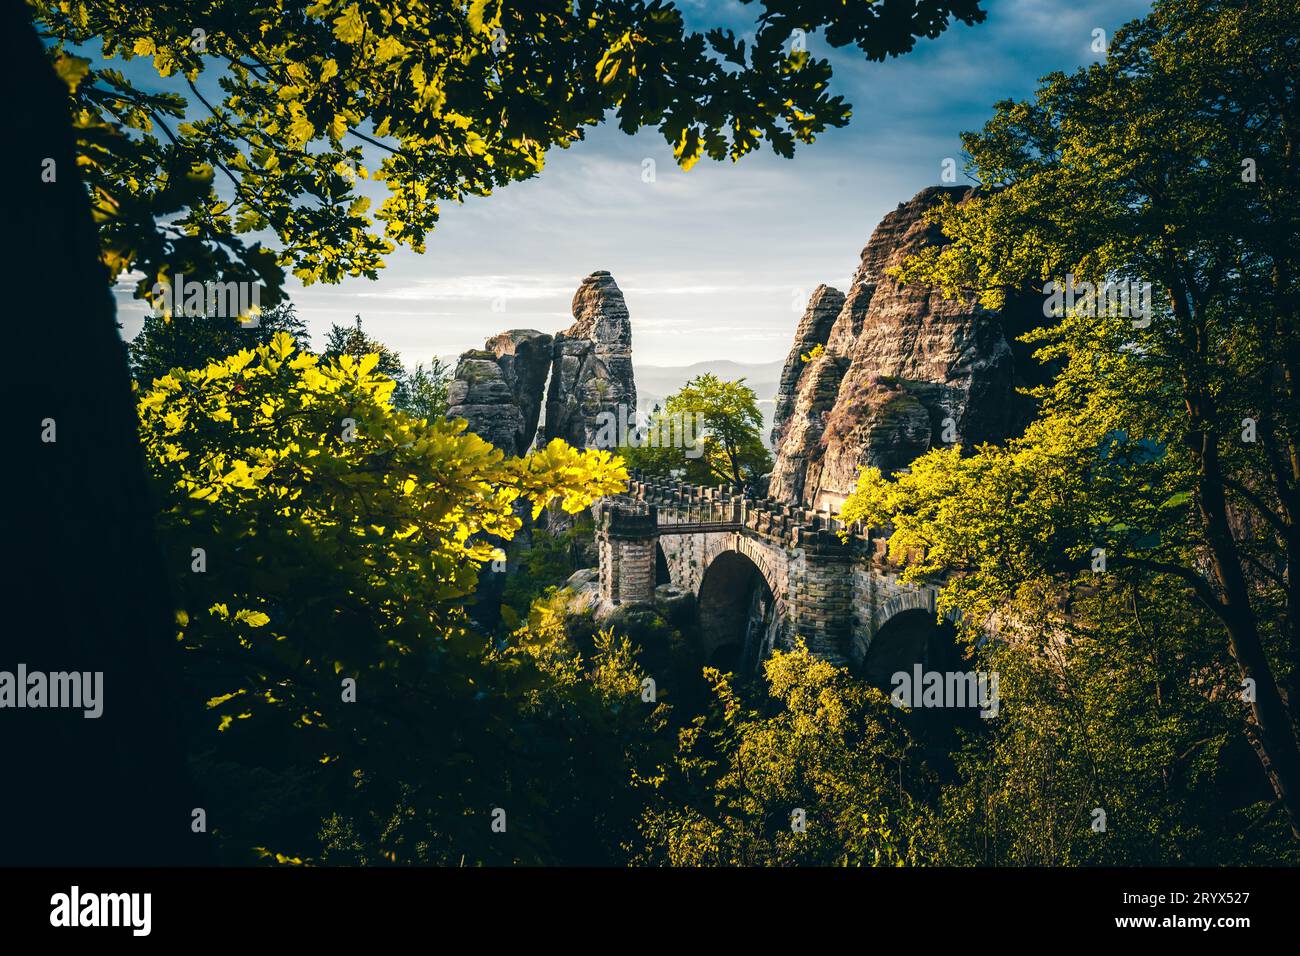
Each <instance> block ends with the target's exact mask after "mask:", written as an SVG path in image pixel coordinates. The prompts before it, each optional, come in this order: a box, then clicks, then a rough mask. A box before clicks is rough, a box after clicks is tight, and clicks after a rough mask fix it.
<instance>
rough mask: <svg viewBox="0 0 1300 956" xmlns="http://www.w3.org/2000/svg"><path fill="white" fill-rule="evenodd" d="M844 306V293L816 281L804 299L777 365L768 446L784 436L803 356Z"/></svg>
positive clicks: (825, 334)
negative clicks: (804, 306) (785, 351)
mask: <svg viewBox="0 0 1300 956" xmlns="http://www.w3.org/2000/svg"><path fill="white" fill-rule="evenodd" d="M843 307H844V293H843V292H841V291H839V290H838V289H832V288H831V287H830V286H828V285H819V286H818V287H817V288H816V289H815V290H814V291H813V294H812V298H811V299H809V300H808V308H807V309H806V310H805V311H804V314H803V318H802V319H800V320H799V327H798V328H797V329H796V330H795V333H794V345H793V346H791V347H790V354H789V355H788V356H786V360H785V366H784V367H783V368H782V369H781V381H780V383H779V384H778V385H777V388H776V411H775V412H774V413H773V415H772V447H773V448H780V447H781V439H782V438H783V437H784V436H785V425H786V422H788V421H789V420H790V416H791V414H792V413H793V412H794V401H795V390H796V388H797V387H798V385H799V379H800V377H801V376H802V375H803V372H804V369H805V368H806V367H807V364H808V363H807V362H805V361H804V358H803V357H804V356H805V355H807V354H808V353H809V352H811V351H813V350H814V349H815V348H816V347H817V346H819V345H822V346H824V345H825V344H826V339H827V338H828V337H829V336H830V332H831V326H832V325H833V324H834V322H835V317H836V316H837V315H839V314H840V309H842V308H843Z"/></svg>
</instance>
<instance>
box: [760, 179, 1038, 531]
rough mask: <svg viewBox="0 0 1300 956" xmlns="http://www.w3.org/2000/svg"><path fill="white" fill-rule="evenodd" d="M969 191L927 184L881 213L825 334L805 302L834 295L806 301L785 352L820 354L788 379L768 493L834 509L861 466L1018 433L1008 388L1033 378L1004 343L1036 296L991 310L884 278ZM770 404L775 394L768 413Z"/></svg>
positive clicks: (1020, 409) (1021, 357)
mask: <svg viewBox="0 0 1300 956" xmlns="http://www.w3.org/2000/svg"><path fill="white" fill-rule="evenodd" d="M970 192H971V190H970V188H969V187H965V186H962V187H932V188H929V189H925V190H922V191H921V192H920V193H918V194H917V195H916V196H915V197H913V199H912V200H911V201H910V202H906V203H901V204H900V205H899V207H898V208H897V209H896V210H894V211H893V212H891V213H889V214H888V215H886V216H885V218H884V219H883V220H882V221H881V223H880V225H879V226H877V227H876V230H875V232H873V233H872V235H871V239H870V241H868V243H867V247H866V248H865V249H864V250H863V253H862V261H861V264H860V265H859V267H858V271H857V274H856V275H855V276H854V279H853V284H852V286H851V287H850V289H849V293H848V295H847V296H846V297H844V301H843V304H842V305H841V307H840V309H839V312H838V315H836V317H835V319H834V321H833V322H832V323H830V324H829V327H828V328H827V331H825V332H824V333H823V332H822V331H821V329H822V328H824V327H826V323H825V315H824V312H817V310H816V309H815V308H814V307H815V306H816V307H817V308H818V309H820V308H824V307H825V305H826V304H827V302H828V301H833V299H829V300H828V298H827V297H826V296H825V295H824V294H823V296H822V299H821V300H818V295H817V294H814V302H810V303H809V311H808V314H807V315H805V317H804V321H802V322H800V326H799V331H798V333H797V334H796V342H795V350H794V351H792V353H791V357H792V358H793V359H795V360H798V359H799V355H801V354H802V353H806V352H808V351H810V350H811V349H812V348H814V347H815V346H816V345H818V344H821V345H823V346H824V351H823V352H822V354H821V355H819V356H818V357H817V358H816V359H814V360H813V361H811V362H808V363H806V364H804V365H803V368H802V369H799V370H796V373H795V374H794V375H792V376H791V378H793V380H794V393H793V398H792V399H791V401H790V404H791V406H792V407H791V409H790V411H789V412H788V413H787V416H786V418H785V420H784V421H782V420H781V419H778V421H777V428H776V429H775V430H774V436H773V437H774V444H775V447H776V449H777V454H776V465H775V467H774V469H773V472H772V480H771V483H770V486H769V494H771V496H772V497H774V498H776V499H778V500H780V501H785V502H788V503H791V504H801V505H804V506H805V507H813V508H819V509H820V508H822V507H826V506H831V507H835V506H838V504H839V503H840V502H841V501H843V499H844V497H845V496H847V495H848V494H849V493H850V492H851V491H852V490H853V487H854V485H855V484H856V481H857V475H858V470H859V468H860V467H861V466H862V465H874V466H876V467H879V468H880V469H881V470H882V471H885V472H890V471H894V470H897V469H899V468H903V467H906V466H907V465H908V464H909V463H910V462H911V461H912V460H913V459H914V458H916V457H917V456H918V455H920V454H921V453H923V452H924V451H926V450H927V449H929V448H932V447H938V446H943V445H949V444H954V443H956V444H961V445H963V446H966V447H970V446H972V445H975V444H978V443H980V442H986V441H988V442H997V441H1002V440H1005V439H1006V438H1007V437H1009V436H1011V435H1013V434H1015V433H1016V432H1018V431H1019V430H1020V429H1021V428H1023V427H1024V424H1025V423H1026V421H1027V420H1028V416H1029V414H1030V412H1031V406H1030V403H1029V401H1028V399H1026V398H1025V397H1024V396H1020V395H1018V394H1017V393H1016V388H1017V386H1021V385H1024V384H1026V382H1027V380H1028V379H1029V378H1030V377H1031V376H1032V377H1033V378H1034V379H1035V380H1036V378H1037V376H1036V375H1034V369H1033V368H1032V360H1031V359H1030V358H1029V357H1028V355H1027V354H1026V351H1025V350H1024V349H1023V348H1022V347H1019V346H1016V347H1013V345H1012V342H1013V341H1014V339H1015V337H1016V336H1017V335H1018V334H1019V332H1020V331H1022V330H1023V329H1025V328H1028V327H1029V326H1030V325H1031V324H1032V323H1033V322H1034V321H1035V320H1036V319H1037V320H1041V316H1042V312H1041V300H1033V299H1026V300H1023V301H1021V302H1018V303H1015V304H1013V305H1010V306H1008V308H1007V309H1005V310H1004V311H1003V313H1002V314H1001V315H995V314H993V313H990V312H989V311H987V310H985V309H983V308H981V307H980V306H979V305H978V304H977V303H975V302H974V301H973V300H972V299H962V300H956V299H949V298H947V297H945V296H944V295H943V294H942V293H941V292H939V291H938V290H935V289H932V288H929V287H926V286H920V285H911V286H902V285H900V284H899V283H898V282H897V281H896V280H894V279H893V278H892V277H891V276H889V275H888V274H887V270H889V269H891V268H893V267H894V266H898V265H901V264H902V263H903V261H904V260H905V259H907V258H908V257H909V256H912V255H915V254H916V253H917V252H919V251H920V250H921V249H923V248H925V247H926V246H928V245H934V244H937V243H940V242H942V241H943V236H942V234H941V233H940V231H939V229H938V227H937V226H930V225H927V224H926V223H925V221H924V219H923V215H924V213H925V211H926V210H927V209H929V208H930V207H931V206H934V205H936V204H937V203H939V202H940V201H941V200H942V198H943V197H944V196H949V197H951V198H952V199H953V200H954V201H957V202H962V201H965V200H966V199H967V198H968V197H969V195H970ZM821 291H822V290H821V289H819V290H818V293H821ZM815 312H817V314H814V313H815ZM786 364H787V372H789V370H790V363H789V361H787V363H786ZM782 386H783V387H784V386H785V377H784V376H783V379H782ZM779 407H780V398H778V414H779ZM778 439H779V443H778V441H777V440H778Z"/></svg>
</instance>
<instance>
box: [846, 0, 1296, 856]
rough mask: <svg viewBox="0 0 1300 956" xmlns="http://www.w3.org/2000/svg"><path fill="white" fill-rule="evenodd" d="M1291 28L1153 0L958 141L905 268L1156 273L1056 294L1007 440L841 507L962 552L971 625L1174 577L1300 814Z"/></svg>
mask: <svg viewBox="0 0 1300 956" xmlns="http://www.w3.org/2000/svg"><path fill="white" fill-rule="evenodd" d="M1298 27H1300V16H1298V14H1297V10H1296V8H1295V5H1294V4H1292V3H1286V2H1275V0H1264V2H1250V3H1246V2H1240V0H1163V2H1158V3H1156V5H1155V7H1154V10H1153V12H1152V13H1151V15H1150V16H1148V17H1146V18H1144V19H1142V20H1139V21H1136V22H1134V23H1132V24H1130V25H1128V26H1127V27H1125V28H1124V29H1123V30H1121V31H1120V32H1119V33H1117V34H1116V35H1115V37H1114V41H1113V43H1112V44H1111V47H1110V50H1109V53H1108V56H1107V59H1106V60H1105V62H1103V63H1099V64H1096V65H1093V66H1091V67H1089V68H1087V69H1084V70H1080V71H1078V72H1077V73H1074V74H1071V75H1065V74H1060V73H1057V74H1052V75H1050V76H1048V77H1047V78H1046V79H1045V81H1044V83H1043V86H1042V87H1041V88H1040V89H1039V91H1038V93H1037V95H1036V96H1035V98H1034V99H1033V100H1031V101H1026V102H1010V101H1008V102H1003V103H1000V104H998V106H997V111H996V113H995V115H994V117H993V119H991V120H990V121H989V122H988V124H986V126H985V127H984V129H983V130H982V131H981V132H978V133H969V134H967V135H966V136H965V137H964V138H963V142H964V143H965V146H966V149H967V150H968V152H969V156H970V164H969V165H970V171H971V174H972V175H973V176H974V177H975V178H976V179H977V180H978V181H979V182H980V183H981V184H982V188H981V190H980V192H979V194H978V195H977V196H976V197H975V198H974V199H972V200H971V201H969V202H967V203H964V204H963V205H961V206H957V205H954V204H951V203H949V204H947V205H946V206H944V207H941V208H940V209H939V210H938V212H937V215H936V221H937V222H938V223H939V224H940V225H941V227H942V229H943V231H944V233H945V235H946V236H947V237H948V238H949V239H950V240H951V242H950V244H948V245H945V246H942V247H938V248H934V249H931V250H928V251H927V252H926V253H924V254H922V255H921V256H920V257H918V258H917V259H915V260H913V261H912V262H911V263H909V264H908V265H907V266H906V267H905V268H904V269H903V271H902V273H901V275H902V276H903V278H904V279H905V280H914V281H924V282H930V283H933V284H936V285H939V286H941V287H942V288H943V289H945V290H946V291H947V292H949V293H951V294H954V295H975V296H978V298H979V299H980V301H982V302H983V303H984V304H985V305H989V306H997V305H999V304H1001V303H1002V302H1003V301H1004V300H1005V298H1006V296H1007V295H1008V294H1010V293H1012V292H1016V291H1021V290H1024V289H1025V288H1026V287H1037V286H1038V284H1040V283H1043V282H1046V281H1055V282H1057V283H1062V284H1064V283H1066V282H1068V281H1070V279H1071V277H1073V280H1074V281H1077V282H1091V283H1094V284H1098V285H1101V286H1105V284H1106V283H1117V284H1119V285H1121V286H1123V287H1131V286H1133V285H1134V284H1136V285H1139V286H1140V285H1141V284H1144V283H1150V284H1151V286H1152V287H1153V289H1154V295H1153V296H1152V297H1151V302H1150V306H1149V310H1148V311H1147V312H1146V313H1145V314H1142V315H1134V314H1132V313H1131V311H1125V310H1123V309H1117V308H1114V307H1099V305H1098V303H1097V302H1095V301H1094V302H1089V301H1084V302H1081V303H1076V307H1075V308H1073V309H1065V310H1062V311H1063V312H1064V314H1058V315H1057V316H1056V317H1055V320H1054V321H1050V322H1048V323H1047V326H1046V328H1044V329H1042V330H1040V331H1039V332H1038V333H1035V334H1034V335H1033V336H1032V339H1033V340H1034V341H1036V342H1037V343H1038V344H1039V346H1040V351H1039V355H1040V357H1041V358H1042V359H1043V360H1044V361H1050V362H1054V363H1057V364H1058V365H1059V366H1060V368H1061V372H1060V374H1059V376H1058V377H1057V379H1056V380H1055V382H1054V383H1053V384H1052V385H1050V386H1048V387H1045V388H1043V389H1040V390H1039V391H1038V398H1039V401H1040V402H1041V403H1042V411H1041V414H1040V416H1039V418H1038V420H1037V421H1036V422H1035V423H1034V424H1033V425H1032V426H1031V427H1030V428H1029V430H1028V432H1027V433H1026V434H1025V436H1024V437H1023V438H1022V439H1019V440H1017V441H1013V442H1011V443H1010V444H1009V445H1008V446H1007V447H1006V448H991V447H986V448H980V449H965V450H962V451H958V450H951V451H937V452H932V453H930V454H929V455H927V456H926V457H924V458H922V459H921V460H919V461H917V462H915V463H914V464H913V467H912V473H911V474H910V475H907V476H903V477H900V478H899V479H898V480H897V481H894V482H886V481H883V480H882V479H881V477H880V476H879V474H877V473H874V472H867V473H865V474H864V475H863V478H862V481H861V483H860V485H859V489H858V491H857V493H856V494H855V495H854V496H853V497H852V498H851V499H850V500H849V501H848V502H846V504H845V507H844V517H845V518H846V519H849V520H857V521H862V522H866V523H880V524H886V523H888V524H890V525H892V527H893V528H894V537H893V538H892V539H891V547H892V548H894V550H895V552H896V553H899V554H901V553H903V552H908V551H910V552H911V553H913V554H918V553H922V552H923V553H924V555H925V556H924V558H923V559H922V560H920V561H919V562H918V563H916V564H915V565H914V568H915V569H916V573H923V572H926V571H928V572H955V573H956V575H957V576H956V577H955V578H954V579H953V583H952V584H951V585H950V586H949V588H948V590H947V597H946V600H947V601H948V602H949V603H950V604H955V605H957V606H960V607H961V608H962V609H963V611H966V612H969V613H970V614H971V615H972V618H973V620H975V621H976V622H983V621H985V620H987V619H988V615H989V614H993V613H999V614H1003V615H1004V616H1005V614H1006V613H1007V611H1006V609H1005V607H1004V606H1003V605H1004V604H1007V603H1009V604H1010V605H1011V606H1012V607H1015V608H1022V609H1023V608H1024V607H1025V603H1024V601H1025V600H1026V599H1029V600H1031V601H1032V600H1042V595H1041V594H1037V595H1035V593H1034V592H1035V591H1036V590H1038V589H1044V590H1050V591H1051V592H1052V593H1054V594H1056V595H1057V597H1056V599H1055V600H1056V601H1059V605H1057V604H1054V605H1053V606H1059V608H1060V609H1061V611H1062V613H1063V614H1066V612H1067V611H1068V609H1069V608H1070V607H1071V606H1072V605H1071V603H1070V602H1071V595H1072V594H1074V593H1075V592H1077V591H1078V590H1079V589H1085V590H1086V589H1088V588H1090V587H1094V586H1096V582H1097V581H1098V580H1099V577H1098V576H1099V575H1102V574H1106V575H1117V576H1120V577H1121V578H1122V579H1123V580H1125V581H1126V582H1129V583H1131V584H1132V585H1133V586H1134V587H1150V586H1151V584H1152V582H1155V581H1160V582H1163V584H1164V586H1166V587H1175V588H1178V589H1179V590H1180V591H1181V592H1182V593H1184V594H1185V596H1186V600H1187V602H1188V606H1189V611H1188V613H1196V614H1202V613H1207V612H1208V615H1209V618H1208V620H1207V621H1206V625H1205V627H1206V630H1205V632H1204V633H1205V639H1206V640H1212V641H1217V642H1218V646H1219V647H1220V649H1221V650H1222V651H1223V652H1225V653H1226V654H1227V655H1230V662H1231V663H1230V664H1229V663H1227V662H1226V661H1225V662H1224V663H1225V669H1224V670H1222V671H1220V672H1219V674H1218V677H1217V678H1216V679H1217V680H1218V681H1219V682H1220V683H1221V685H1222V686H1223V688H1224V689H1225V690H1226V691H1230V692H1231V693H1232V694H1235V695H1237V699H1238V704H1239V706H1238V712H1237V716H1238V718H1239V720H1240V722H1241V723H1240V728H1241V731H1242V732H1243V733H1244V734H1245V736H1246V737H1247V739H1249V740H1250V741H1251V743H1252V745H1253V746H1254V747H1255V748H1256V750H1257V752H1258V754H1259V757H1260V762H1261V766H1262V767H1263V768H1264V769H1265V771H1266V772H1267V774H1268V776H1269V779H1270V781H1271V782H1272V785H1273V789H1274V791H1275V796H1276V799H1277V802H1278V805H1279V806H1281V807H1283V808H1284V809H1285V811H1286V813H1287V814H1288V815H1289V818H1290V821H1291V827H1292V830H1293V831H1294V832H1295V833H1296V834H1297V835H1300V747H1298V746H1297V735H1296V725H1295V723H1294V722H1293V720H1292V717H1291V716H1290V714H1289V713H1288V709H1287V706H1286V702H1285V699H1284V697H1289V698H1290V700H1292V701H1295V700H1296V699H1297V697H1296V691H1297V689H1300V684H1297V681H1300V581H1298V580H1297V577H1296V575H1294V574H1291V573H1288V571H1287V569H1288V568H1291V569H1294V568H1295V567H1297V563H1298V562H1300V525H1297V519H1298V518H1300V397H1298V396H1297V393H1296V386H1297V381H1300V365H1298V364H1297V362H1298V361H1300V359H1298V358H1297V356H1300V347H1298V346H1300V314H1298V312H1297V302H1300V296H1298V294H1297V293H1298V292H1300V288H1298V287H1297V281H1298V280H1297V276H1300V271H1298V269H1297V266H1298V265H1300V262H1297V256H1300V251H1298V250H1300V206H1298V205H1297V203H1300V189H1298V188H1297V187H1298V186H1300V181H1298V176H1300V170H1297V164H1296V159H1295V136H1296V130H1297V124H1296V120H1297V116H1300V102H1298V100H1297V89H1296V84H1295V76H1296V75H1297V73H1296V66H1297V62H1296V60H1297V56H1298V52H1297V48H1296V42H1295V37H1296V36H1297V33H1298V32H1300V31H1298V29H1297V28H1298ZM1047 291H1048V289H1047V287H1046V286H1045V287H1044V292H1045V293H1046V292H1047ZM1112 305H1113V303H1112ZM1066 616H1068V615H1066ZM1227 667H1230V668H1231V669H1230V670H1229V669H1226V668H1227ZM1190 676H1191V675H1189V674H1185V675H1184V677H1185V678H1190ZM1293 706H1294V705H1293Z"/></svg>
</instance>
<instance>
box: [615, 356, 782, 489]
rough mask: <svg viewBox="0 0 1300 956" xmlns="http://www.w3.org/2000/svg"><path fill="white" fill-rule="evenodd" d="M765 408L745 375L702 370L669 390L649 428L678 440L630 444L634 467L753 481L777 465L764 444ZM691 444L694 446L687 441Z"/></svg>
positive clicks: (718, 480)
mask: <svg viewBox="0 0 1300 956" xmlns="http://www.w3.org/2000/svg"><path fill="white" fill-rule="evenodd" d="M762 429H763V413H762V412H761V411H759V409H758V396H757V395H756V394H755V393H754V390H753V389H752V388H750V387H749V386H748V385H746V384H745V380H744V379H738V380H736V381H734V382H729V381H726V380H725V379H720V378H718V376H716V375H714V374H713V373H711V372H710V373H706V374H704V375H698V376H696V377H695V378H693V379H691V380H690V381H689V382H687V383H686V384H685V385H683V386H682V387H681V388H680V389H678V391H677V392H675V393H674V394H672V395H670V396H668V398H667V399H666V400H665V401H664V403H663V407H662V408H658V407H656V409H655V411H654V412H653V413H652V414H651V415H650V420H649V422H648V426H647V430H648V431H649V432H652V433H654V434H655V435H656V436H660V437H661V438H662V437H664V436H666V437H668V438H672V436H673V435H675V434H680V435H682V436H683V440H682V443H681V444H678V443H677V442H676V440H675V439H674V440H672V441H663V440H659V443H658V444H645V443H642V444H641V445H640V446H639V447H633V448H628V449H625V457H626V458H627V460H628V463H629V464H630V465H632V467H635V468H640V469H642V470H643V471H645V472H647V473H648V474H656V475H663V476H665V477H667V476H669V475H672V476H674V477H678V478H684V479H685V480H687V481H690V482H694V483H696V484H704V485H717V484H735V485H738V486H741V485H744V486H753V485H754V484H755V483H756V482H757V481H758V480H759V479H760V478H762V477H763V476H764V475H765V474H767V473H768V472H769V471H771V469H772V455H771V453H770V452H769V451H768V450H767V446H765V445H764V444H763V438H762ZM683 445H689V446H690V447H683Z"/></svg>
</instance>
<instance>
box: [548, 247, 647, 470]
mask: <svg viewBox="0 0 1300 956" xmlns="http://www.w3.org/2000/svg"><path fill="white" fill-rule="evenodd" d="M573 318H574V319H575V321H574V323H573V325H571V326H570V327H569V328H568V329H566V330H565V331H563V332H561V333H559V334H558V335H557V336H555V344H554V347H553V357H554V358H553V362H552V366H551V385H550V389H549V391H548V393H547V396H546V426H545V439H546V440H547V441H549V440H550V439H552V438H562V439H564V440H565V441H567V442H568V443H569V444H571V445H573V446H574V447H576V448H590V447H594V446H595V445H596V436H597V433H598V432H599V431H600V430H601V421H600V417H601V413H602V412H609V413H614V414H619V412H620V408H619V406H623V407H624V408H626V409H627V410H628V412H629V413H632V412H634V411H635V410H636V381H635V379H634V378H633V373H632V323H631V320H630V319H629V317H628V313H627V304H626V303H625V302H624V301H623V293H622V292H620V291H619V288H618V286H617V285H616V284H615V283H614V277H613V276H611V275H610V274H609V273H608V272H593V273H592V274H591V275H589V276H587V278H585V279H584V280H582V285H580V286H579V287H578V291H577V292H576V293H574V296H573Z"/></svg>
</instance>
